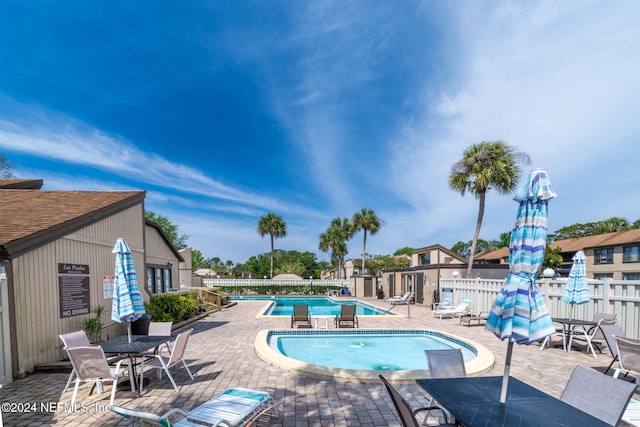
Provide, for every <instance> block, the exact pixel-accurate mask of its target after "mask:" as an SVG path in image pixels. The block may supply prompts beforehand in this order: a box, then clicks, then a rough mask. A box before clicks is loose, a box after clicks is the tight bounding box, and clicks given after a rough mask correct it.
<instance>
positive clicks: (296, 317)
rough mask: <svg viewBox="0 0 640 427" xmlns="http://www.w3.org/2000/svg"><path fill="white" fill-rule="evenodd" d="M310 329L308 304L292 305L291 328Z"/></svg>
mask: <svg viewBox="0 0 640 427" xmlns="http://www.w3.org/2000/svg"><path fill="white" fill-rule="evenodd" d="M294 326H298V328H311V316H310V315H309V305H308V304H294V306H293V315H292V316H291V327H292V328H293V327H294Z"/></svg>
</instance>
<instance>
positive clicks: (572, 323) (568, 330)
mask: <svg viewBox="0 0 640 427" xmlns="http://www.w3.org/2000/svg"><path fill="white" fill-rule="evenodd" d="M551 320H552V321H553V322H555V323H560V324H561V325H562V348H563V349H564V351H569V350H571V349H570V348H567V337H568V336H571V335H572V334H573V329H574V328H575V327H576V326H586V327H589V328H590V327H592V326H596V325H597V324H598V323H597V322H594V321H592V320H581V319H569V318H565V317H552V318H551Z"/></svg>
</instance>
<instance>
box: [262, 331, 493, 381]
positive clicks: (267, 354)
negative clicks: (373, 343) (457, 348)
mask: <svg viewBox="0 0 640 427" xmlns="http://www.w3.org/2000/svg"><path fill="white" fill-rule="evenodd" d="M357 330H358V331H375V332H384V331H386V330H387V329H382V328H377V329H357ZM394 330H400V331H429V332H433V333H436V334H440V335H442V336H445V337H449V338H451V339H454V340H458V341H461V342H464V343H466V344H468V345H470V346H472V347H473V348H474V349H475V350H476V352H477V353H476V358H475V359H473V360H471V361H469V362H467V363H465V367H466V370H467V375H468V376H479V375H482V374H484V373H486V372H488V371H490V370H491V369H492V368H493V365H494V363H495V358H494V356H493V353H492V352H491V351H489V349H488V348H487V347H485V346H483V345H481V344H478V343H476V342H474V341H471V340H468V339H465V338H461V337H459V336H457V335H453V334H449V333H446V332H441V331H438V330H435V329H424V328H418V329H416V328H410V329H405V328H402V329H394ZM272 332H275V333H277V332H291V329H263V330H261V331H258V334H257V335H256V340H255V345H254V348H255V352H256V354H257V355H258V357H259V358H260V359H262V360H263V361H265V362H267V363H269V364H270V365H273V366H276V367H278V368H281V369H285V370H287V371H291V372H295V373H297V374H302V375H308V376H312V377H315V378H322V379H327V380H334V381H342V382H358V383H374V382H380V379H379V378H378V375H380V374H383V375H384V376H385V378H387V379H388V380H390V381H394V382H402V381H406V382H410V381H415V380H417V379H424V378H429V370H427V369H418V370H404V371H393V370H389V371H373V370H358V369H341V368H330V367H327V366H322V365H313V364H310V363H305V362H302V361H300V360H297V359H292V358H290V357H287V356H284V355H282V354H281V353H279V352H277V351H275V350H273V349H272V348H271V347H270V346H269V344H268V342H267V337H268V335H269V333H272ZM424 363H425V366H426V364H427V359H426V358H425V362H424Z"/></svg>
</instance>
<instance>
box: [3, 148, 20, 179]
mask: <svg viewBox="0 0 640 427" xmlns="http://www.w3.org/2000/svg"><path fill="white" fill-rule="evenodd" d="M15 167H16V164H15V163H13V162H10V161H9V160H7V158H6V157H5V156H4V154H0V178H15V177H16V176H15V175H14V173H13V170H14V169H15Z"/></svg>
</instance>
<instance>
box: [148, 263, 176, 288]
mask: <svg viewBox="0 0 640 427" xmlns="http://www.w3.org/2000/svg"><path fill="white" fill-rule="evenodd" d="M147 290H148V291H149V293H150V294H161V293H163V292H169V291H170V290H171V268H169V266H148V267H147Z"/></svg>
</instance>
